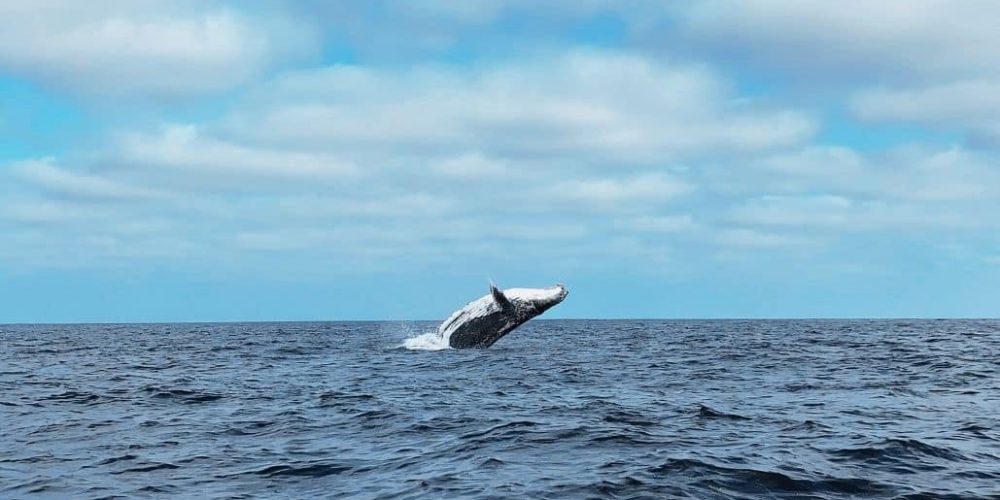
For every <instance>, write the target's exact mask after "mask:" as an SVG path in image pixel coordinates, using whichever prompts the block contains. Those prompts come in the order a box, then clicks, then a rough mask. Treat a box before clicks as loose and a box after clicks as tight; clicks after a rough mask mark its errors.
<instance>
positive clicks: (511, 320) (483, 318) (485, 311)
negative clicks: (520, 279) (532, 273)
mask: <svg viewBox="0 0 1000 500" xmlns="http://www.w3.org/2000/svg"><path fill="white" fill-rule="evenodd" d="M568 294H569V292H568V291H567V290H566V287H564V286H563V285H561V284H560V285H556V286H553V287H550V288H509V289H507V290H504V291H500V290H498V289H496V288H495V287H492V286H491V290H490V294H488V295H485V296H483V297H480V298H479V299H477V300H474V301H472V302H470V303H469V304H467V305H466V306H465V307H463V308H462V309H459V310H458V311H455V313H454V314H452V315H451V317H449V318H448V319H447V320H445V321H444V322H443V323H441V326H440V327H438V333H439V334H440V335H441V336H442V337H444V338H446V339H447V340H448V345H450V346H451V347H452V348H455V349H467V348H480V349H485V348H487V347H490V346H491V345H493V344H494V343H495V342H496V341H497V340H499V339H500V338H502V337H503V336H504V335H507V334H508V333H510V332H511V331H512V330H514V329H515V328H517V327H518V326H521V325H522V324H524V323H525V322H526V321H528V320H530V319H531V318H534V317H535V316H538V315H539V314H542V313H543V312H545V311H546V310H548V309H550V308H552V307H553V306H555V305H556V304H559V303H560V302H562V301H563V300H564V299H565V298H566V296H567V295H568Z"/></svg>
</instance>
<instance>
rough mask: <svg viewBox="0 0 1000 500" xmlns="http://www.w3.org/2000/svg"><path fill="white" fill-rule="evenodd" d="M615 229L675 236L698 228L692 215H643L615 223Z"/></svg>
mask: <svg viewBox="0 0 1000 500" xmlns="http://www.w3.org/2000/svg"><path fill="white" fill-rule="evenodd" d="M615 227H619V228H622V229H628V230H632V231H636V232H640V233H651V234H659V233H663V234H673V233H683V232H686V231H691V230H693V229H695V228H697V227H698V224H697V223H695V221H694V219H693V218H692V217H691V216H690V215H642V216H637V217H632V218H627V219H618V220H616V221H615Z"/></svg>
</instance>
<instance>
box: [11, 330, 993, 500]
mask: <svg viewBox="0 0 1000 500" xmlns="http://www.w3.org/2000/svg"><path fill="white" fill-rule="evenodd" d="M434 326H435V324H434V323H388V322H383V323H377V322H372V323H258V324H249V323H248V324H164V325H65V326H51V325H15V326H4V325H0V347H2V351H0V418H2V420H0V497H4V498H30V497H43V498H115V497H143V498H146V497H188V498H194V497H197V498H313V497H341V496H355V497H360V498H373V497H379V498H416V497H429V498H442V497H511V498H521V497H525V496H527V497H533V498H585V497H594V498H641V497H646V498H663V497H689V498H851V497H866V498H975V497H979V498H987V497H992V498H1000V321H997V320H981V321H976V320H968V321H953V320H948V321H900V320H891V321H582V320H581V321H538V320H535V321H532V322H529V323H528V324H526V325H525V326H523V327H522V328H520V329H518V330H516V331H515V332H514V333H512V334H511V335H509V336H508V337H505V338H504V339H502V340H500V342H498V343H497V344H496V345H495V346H494V347H493V348H492V349H489V350H481V351H480V350H463V351H458V350H438V351H427V350H412V349H408V348H406V347H403V346H402V344H403V343H404V341H405V340H406V339H407V338H411V337H416V336H418V335H419V334H421V333H424V332H427V331H430V330H432V329H433V328H434Z"/></svg>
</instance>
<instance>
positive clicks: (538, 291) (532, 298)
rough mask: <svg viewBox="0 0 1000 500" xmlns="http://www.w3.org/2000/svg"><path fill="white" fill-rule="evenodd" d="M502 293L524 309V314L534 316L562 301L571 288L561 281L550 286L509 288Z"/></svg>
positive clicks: (519, 307)
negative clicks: (568, 288) (567, 287)
mask: <svg viewBox="0 0 1000 500" xmlns="http://www.w3.org/2000/svg"><path fill="white" fill-rule="evenodd" d="M502 293H503V295H504V296H505V297H506V298H507V299H508V300H509V301H511V302H512V303H514V304H515V306H516V307H517V308H518V309H523V314H524V315H526V316H529V317H534V316H538V315H539V314H542V313H543V312H545V311H547V310H548V309H549V308H551V307H552V306H555V305H556V304H558V303H560V302H562V301H563V300H564V299H565V298H566V296H567V295H569V290H567V289H566V287H565V286H563V284H562V283H559V284H557V285H555V286H551V287H548V288H508V289H506V290H504V291H503V292H502Z"/></svg>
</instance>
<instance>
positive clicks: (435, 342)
mask: <svg viewBox="0 0 1000 500" xmlns="http://www.w3.org/2000/svg"><path fill="white" fill-rule="evenodd" d="M401 347H405V348H407V349H410V350H413V351H440V350H442V349H451V346H449V345H448V339H446V338H445V337H444V336H442V335H441V334H440V333H438V331H437V330H433V331H430V332H426V333H423V334H420V335H417V336H416V337H410V338H408V339H406V340H404V341H403V344H402V346H401Z"/></svg>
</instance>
